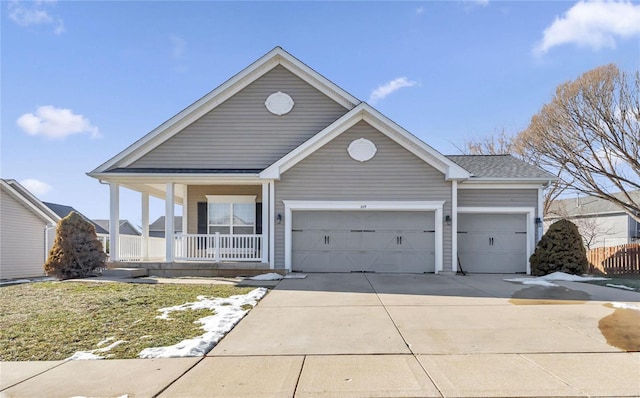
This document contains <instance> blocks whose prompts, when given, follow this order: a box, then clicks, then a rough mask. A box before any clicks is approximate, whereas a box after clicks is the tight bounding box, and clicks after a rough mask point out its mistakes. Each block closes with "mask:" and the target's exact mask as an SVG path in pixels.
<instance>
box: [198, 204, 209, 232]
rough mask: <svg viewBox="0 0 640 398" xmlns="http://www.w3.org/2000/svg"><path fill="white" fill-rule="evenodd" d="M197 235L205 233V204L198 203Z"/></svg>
mask: <svg viewBox="0 0 640 398" xmlns="http://www.w3.org/2000/svg"><path fill="white" fill-rule="evenodd" d="M198 233H199V234H206V233H207V202H198Z"/></svg>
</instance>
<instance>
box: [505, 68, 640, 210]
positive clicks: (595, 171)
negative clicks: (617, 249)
mask: <svg viewBox="0 0 640 398" xmlns="http://www.w3.org/2000/svg"><path fill="white" fill-rule="evenodd" d="M632 80H633V81H632ZM514 145H515V147H516V148H517V152H519V153H529V154H531V155H532V156H536V157H537V158H538V161H537V162H536V163H537V164H540V165H546V166H549V167H550V168H551V169H553V170H556V171H557V172H558V175H559V176H560V178H561V180H562V181H563V182H564V183H566V184H567V185H570V186H571V188H572V189H573V190H575V191H578V192H580V193H583V194H585V195H590V196H594V197H597V198H601V199H604V200H607V201H610V202H612V203H614V204H616V205H617V206H619V207H620V208H622V209H623V210H624V211H625V212H626V213H627V214H629V215H630V216H631V217H632V218H634V219H635V220H637V221H640V203H638V202H636V201H634V199H633V197H632V196H630V195H629V192H631V191H634V190H637V189H640V72H636V74H635V77H634V79H631V78H629V77H628V76H627V75H626V74H625V73H624V72H621V71H620V70H619V69H618V68H617V67H616V66H615V65H612V64H611V65H606V66H602V67H599V68H596V69H593V70H591V71H589V72H586V73H584V74H583V75H582V76H580V77H579V78H577V79H576V80H575V81H572V82H567V83H563V84H561V85H560V86H559V87H558V88H557V89H556V94H555V95H554V97H553V98H552V100H551V102H549V103H548V104H546V105H545V106H544V107H543V108H542V110H540V112H539V113H538V114H536V115H534V116H533V118H532V119H531V124H530V125H529V127H528V128H527V129H526V130H524V131H522V132H521V133H520V134H518V136H517V138H516V139H515V141H514ZM616 192H622V193H623V195H619V196H613V195H612V194H613V193H616Z"/></svg>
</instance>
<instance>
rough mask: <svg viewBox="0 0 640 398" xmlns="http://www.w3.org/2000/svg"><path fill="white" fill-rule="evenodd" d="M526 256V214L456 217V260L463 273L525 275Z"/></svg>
mask: <svg viewBox="0 0 640 398" xmlns="http://www.w3.org/2000/svg"><path fill="white" fill-rule="evenodd" d="M526 253H527V217H526V215H524V214H460V215H458V258H459V259H460V265H461V266H462V269H463V270H464V271H467V272H481V273H517V272H526V271H527V261H528V259H527V254H526Z"/></svg>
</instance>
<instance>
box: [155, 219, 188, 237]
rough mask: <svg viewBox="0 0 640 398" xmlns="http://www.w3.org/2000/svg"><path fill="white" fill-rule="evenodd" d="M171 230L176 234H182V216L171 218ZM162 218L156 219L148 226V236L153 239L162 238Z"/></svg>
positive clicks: (163, 222)
mask: <svg viewBox="0 0 640 398" xmlns="http://www.w3.org/2000/svg"><path fill="white" fill-rule="evenodd" d="M173 220H174V221H173V226H174V228H173V230H174V232H175V233H176V234H179V233H182V216H175V217H174V218H173ZM164 224H165V220H164V216H160V217H158V219H157V220H155V221H154V222H152V223H151V225H149V236H150V237H154V238H164V237H165V236H164V235H165V234H164Z"/></svg>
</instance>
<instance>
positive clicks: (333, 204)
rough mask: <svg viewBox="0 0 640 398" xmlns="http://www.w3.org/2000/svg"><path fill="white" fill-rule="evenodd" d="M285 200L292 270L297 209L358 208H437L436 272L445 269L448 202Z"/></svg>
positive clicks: (287, 247) (287, 260)
mask: <svg viewBox="0 0 640 398" xmlns="http://www.w3.org/2000/svg"><path fill="white" fill-rule="evenodd" d="M282 203H284V212H285V214H284V267H285V269H286V270H287V271H288V272H291V257H292V253H291V251H292V241H291V234H292V231H291V229H292V218H293V211H300V210H318V211H330V210H355V211H381V210H386V211H434V212H435V221H434V223H435V273H436V274H437V273H438V272H440V271H442V265H443V264H442V257H443V225H442V222H443V221H442V208H443V206H444V203H445V202H444V201H406V202H404V201H366V200H365V201H314V200H283V201H282Z"/></svg>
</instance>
